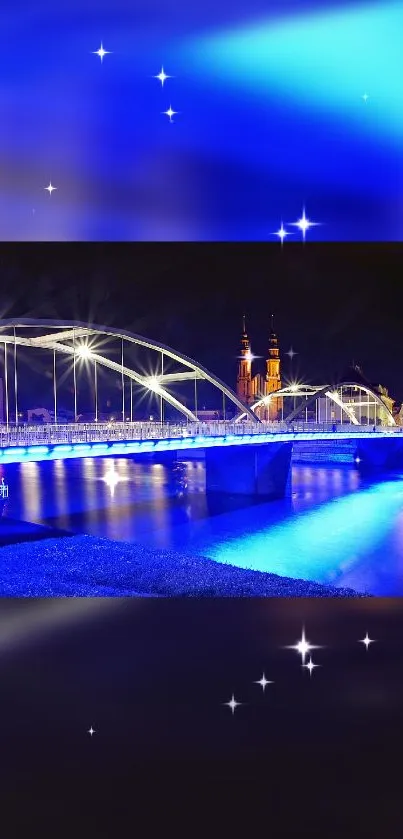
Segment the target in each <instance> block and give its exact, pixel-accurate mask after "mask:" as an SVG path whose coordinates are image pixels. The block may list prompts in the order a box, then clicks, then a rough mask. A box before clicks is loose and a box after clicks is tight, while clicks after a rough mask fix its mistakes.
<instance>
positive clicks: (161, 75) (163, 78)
mask: <svg viewBox="0 0 403 839" xmlns="http://www.w3.org/2000/svg"><path fill="white" fill-rule="evenodd" d="M153 78H154V79H159V81H160V82H161V87H164V82H165V81H166V80H167V79H172V76H167V74H166V73H165V72H164V68H163V67H161V70H160V72H159V73H158V76H153Z"/></svg>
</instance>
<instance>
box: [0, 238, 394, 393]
mask: <svg viewBox="0 0 403 839" xmlns="http://www.w3.org/2000/svg"><path fill="white" fill-rule="evenodd" d="M402 270H403V246H402V245H400V244H391V245H385V244H358V245H357V244H350V243H346V244H342V243H340V244H309V243H306V244H305V245H303V244H296V243H295V244H291V243H286V244H285V245H284V247H283V248H281V246H280V245H279V244H271V245H268V244H266V243H262V244H253V245H252V244H230V243H229V244H227V243H225V244H220V243H212V244H165V243H164V244H120V245H116V244H102V243H95V244H91V243H88V244H87V243H79V244H67V243H60V244H25V245H22V244H18V245H16V244H9V245H2V246H1V248H0V315H1V317H2V318H8V317H37V318H47V317H48V318H60V319H72V320H82V321H86V322H87V321H88V322H93V323H98V324H101V325H108V326H116V327H122V328H126V329H129V330H131V331H133V332H136V333H138V334H143V335H145V336H147V337H151V338H154V339H155V340H157V341H161V342H163V343H165V344H168V345H169V346H171V347H173V348H174V349H177V350H180V351H181V352H183V353H184V354H185V355H188V356H190V357H192V358H194V359H195V360H197V361H199V362H200V363H201V364H203V365H204V366H205V367H207V368H209V369H211V371H212V372H214V373H215V374H216V375H218V376H219V377H220V378H221V379H224V380H225V381H226V382H227V384H228V385H229V386H231V387H233V388H235V386H236V374H237V364H238V355H239V351H240V339H241V332H242V316H243V314H245V315H246V319H247V331H248V334H249V337H250V339H251V345H252V352H253V353H254V354H255V355H257V356H261V359H260V360H258V361H257V362H256V368H255V369H256V370H257V369H258V368H259V367H260V369H264V360H265V358H266V356H267V349H268V338H269V332H270V328H271V315H272V314H274V318H275V320H274V324H275V331H276V333H277V334H278V337H279V346H280V353H281V358H282V377H283V380H284V381H287V380H289V381H291V380H300V381H301V380H303V381H305V382H307V383H310V382H311V383H320V382H323V381H325V380H326V381H328V382H332V381H334V380H335V378H336V377H337V376H338V375H340V374H341V373H342V372H343V371H344V370H345V368H346V367H348V366H350V365H351V363H352V362H355V363H356V364H359V365H360V366H361V368H362V370H363V372H364V375H365V376H366V378H367V379H368V380H370V381H371V382H372V383H373V384H382V385H384V386H386V387H387V388H388V390H389V393H390V395H391V396H392V398H394V399H395V400H396V401H397V402H401V401H402V400H403V382H402V380H401V372H400V368H401V363H400V358H401V356H402V354H403V335H402V334H401V321H400V317H401V316H400V313H401V311H402V309H403V290H402V288H401V283H399V276H400V274H401V273H402ZM291 347H292V348H293V350H294V351H295V353H296V355H295V357H294V358H293V360H292V361H290V359H289V358H288V357H287V355H286V353H287V352H288V350H289V349H290V348H291Z"/></svg>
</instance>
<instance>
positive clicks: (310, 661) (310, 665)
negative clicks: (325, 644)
mask: <svg viewBox="0 0 403 839" xmlns="http://www.w3.org/2000/svg"><path fill="white" fill-rule="evenodd" d="M302 667H305V668H306V669H307V670H309V675H310V676H312V670H314V669H315V667H320V664H314V663H313V661H312V657H310V658H309V661H308V663H307V664H303V665H302Z"/></svg>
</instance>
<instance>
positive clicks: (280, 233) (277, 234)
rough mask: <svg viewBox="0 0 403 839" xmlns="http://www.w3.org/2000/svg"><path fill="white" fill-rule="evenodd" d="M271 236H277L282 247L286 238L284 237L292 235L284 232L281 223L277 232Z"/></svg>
mask: <svg viewBox="0 0 403 839" xmlns="http://www.w3.org/2000/svg"><path fill="white" fill-rule="evenodd" d="M272 235H273V236H278V238H279V239H280V241H281V244H282V245H283V244H284V239H285V238H286V236H292V235H293V234H292V233H291V232H290V231H289V230H286V229H285V227H284V224H283V222H281V227H280V228H279V230H276V232H275V233H273V234H272Z"/></svg>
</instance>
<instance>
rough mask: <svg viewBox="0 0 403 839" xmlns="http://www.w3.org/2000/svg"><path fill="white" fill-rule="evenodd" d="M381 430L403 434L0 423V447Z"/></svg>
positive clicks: (315, 428)
mask: <svg viewBox="0 0 403 839" xmlns="http://www.w3.org/2000/svg"><path fill="white" fill-rule="evenodd" d="M372 430H375V431H382V433H387V432H390V433H392V434H396V433H403V428H401V427H397V426H389V427H385V426H371V425H369V426H367V425H350V424H348V423H343V424H342V425H340V424H338V425H335V424H334V423H318V424H317V423H313V422H295V423H291V424H288V423H286V422H262V423H259V424H258V423H252V422H251V423H249V422H242V423H240V422H238V423H235V422H231V421H223V420H221V421H216V422H193V423H188V424H184V423H182V424H174V423H158V422H133V423H130V422H113V423H68V424H65V425H45V424H41V425H32V424H26V423H24V424H21V425H14V426H11V425H9V426H8V428H7V427H6V426H5V425H0V448H7V447H11V446H24V447H26V446H35V445H52V444H58V443H60V444H63V443H64V444H70V445H74V444H76V443H77V444H78V443H97V442H100V443H102V442H111V443H113V442H119V441H120V440H122V441H123V440H125V441H130V440H161V439H162V440H163V439H167V438H175V437H178V438H186V437H220V436H229V435H231V436H239V435H245V434H247V435H255V434H257V435H259V434H265V433H266V434H267V433H275V434H285V433H290V431H291V432H293V433H295V434H298V433H304V432H305V433H306V432H308V433H318V434H323V433H329V432H332V433H335V434H337V433H338V432H341V431H343V432H348V433H349V434H350V433H351V434H354V433H361V432H362V431H372Z"/></svg>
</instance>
